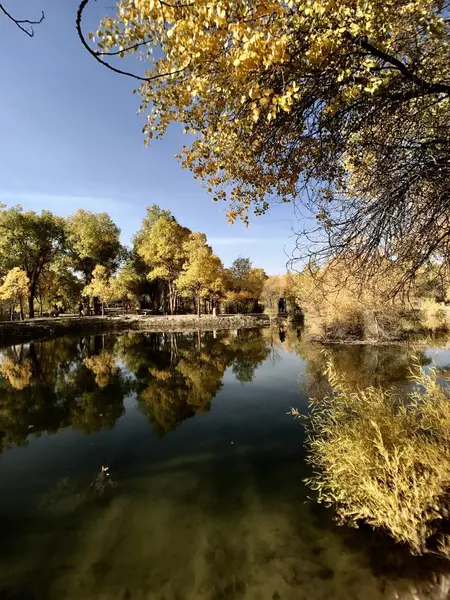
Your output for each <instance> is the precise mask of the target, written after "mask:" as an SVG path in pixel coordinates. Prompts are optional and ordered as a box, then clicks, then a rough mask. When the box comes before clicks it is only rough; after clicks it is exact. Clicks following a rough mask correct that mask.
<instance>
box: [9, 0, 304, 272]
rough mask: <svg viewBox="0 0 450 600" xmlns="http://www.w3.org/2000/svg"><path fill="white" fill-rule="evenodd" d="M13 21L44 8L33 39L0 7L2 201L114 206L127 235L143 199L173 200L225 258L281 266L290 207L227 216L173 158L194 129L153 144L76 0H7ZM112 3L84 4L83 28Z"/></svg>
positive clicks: (289, 242) (61, 207) (37, 206)
mask: <svg viewBox="0 0 450 600" xmlns="http://www.w3.org/2000/svg"><path fill="white" fill-rule="evenodd" d="M3 4H4V6H5V8H6V9H7V10H9V11H10V12H11V13H13V14H14V15H15V16H16V17H17V18H33V17H38V16H39V15H40V11H41V10H44V11H45V21H44V22H43V23H42V24H41V25H39V26H38V27H36V34H35V37H34V38H32V39H30V38H28V37H27V36H25V35H24V34H23V33H21V32H20V31H19V30H18V29H17V28H16V27H15V26H14V25H13V23H11V22H9V21H7V20H6V19H5V18H4V17H3V16H2V15H0V73H1V91H0V164H1V167H0V202H2V203H4V204H7V205H13V204H21V205H22V206H23V207H24V208H25V209H31V210H36V211H38V212H39V211H40V210H41V209H49V210H51V211H52V212H54V213H56V214H59V215H62V216H65V215H67V214H70V213H72V212H74V211H75V210H76V209H77V208H85V209H87V210H92V211H94V212H102V211H106V212H108V213H109V214H110V215H111V217H112V218H113V219H114V221H115V222H116V223H117V224H118V225H119V227H120V228H121V230H122V240H123V242H124V243H129V241H130V238H131V236H132V235H133V233H134V232H135V231H136V230H137V229H139V227H140V223H141V221H142V218H143V216H144V214H145V207H146V206H148V205H150V204H153V203H156V204H159V205H160V206H162V207H163V208H169V209H170V210H171V211H172V213H173V214H174V215H175V216H176V218H177V219H178V220H179V221H180V223H182V224H183V225H186V226H187V227H190V228H191V229H192V230H194V231H202V232H204V233H206V235H207V236H208V240H209V243H210V244H211V245H212V247H213V248H214V251H215V252H216V253H217V254H218V255H219V256H220V257H221V258H222V260H223V261H224V263H225V265H229V264H230V263H231V262H232V261H233V260H234V258H236V257H237V256H239V255H241V256H249V257H250V258H251V259H252V261H253V263H254V266H258V267H263V268H264V269H266V271H267V272H268V273H276V272H281V271H283V270H284V268H285V264H286V261H287V259H288V256H289V255H290V253H291V250H292V247H293V245H294V238H293V237H292V223H295V215H294V212H293V208H292V207H291V206H288V205H284V206H278V207H275V208H273V209H272V210H271V211H269V213H268V214H267V215H265V216H263V217H252V218H251V221H250V227H249V228H245V227H244V226H243V225H242V224H241V223H236V224H234V225H232V226H230V225H228V223H227V220H226V217H225V212H226V205H225V204H223V205H219V204H214V203H212V202H211V199H210V197H209V196H208V195H207V194H206V193H205V192H204V191H203V189H202V187H201V185H200V184H199V183H198V181H196V180H194V179H193V177H192V175H191V173H190V172H189V171H185V170H183V169H182V168H181V165H180V164H179V163H178V161H177V160H176V159H175V158H174V155H175V154H176V152H177V151H178V150H179V148H180V146H181V145H182V143H183V142H185V141H186V138H185V137H184V136H183V135H182V133H181V131H179V130H177V129H176V128H173V129H172V130H170V131H169V133H168V135H167V136H166V137H165V139H164V140H162V141H155V143H154V144H153V145H152V146H151V147H150V148H145V147H144V143H143V136H142V131H141V130H142V124H143V121H142V116H137V114H136V112H137V108H138V96H135V95H133V94H132V90H133V88H134V87H135V85H134V83H136V82H133V80H131V79H129V78H126V77H122V76H120V75H116V74H114V73H112V72H109V71H108V70H107V69H105V68H103V67H102V66H101V65H99V64H97V63H96V61H95V60H94V59H93V58H92V57H91V56H90V55H89V54H88V53H87V52H86V51H85V50H84V49H83V48H82V46H81V44H80V42H79V40H78V38H77V35H76V31H75V14H76V9H77V5H78V2H77V0H3ZM113 4H114V0H98V1H97V2H93V3H92V6H90V7H88V9H87V10H88V16H87V17H86V22H85V29H86V30H87V31H90V30H93V29H95V27H96V25H97V23H98V17H99V16H101V15H102V14H105V13H107V12H110V8H111V6H112V5H113Z"/></svg>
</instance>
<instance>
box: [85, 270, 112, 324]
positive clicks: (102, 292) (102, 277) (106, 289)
mask: <svg viewBox="0 0 450 600" xmlns="http://www.w3.org/2000/svg"><path fill="white" fill-rule="evenodd" d="M83 294H84V295H85V296H88V297H92V298H98V299H99V300H100V302H101V305H102V315H104V314H105V303H106V302H111V301H113V300H115V298H116V297H117V295H118V292H117V290H116V287H115V281H114V280H113V279H112V277H110V275H109V273H108V270H107V268H106V267H104V266H103V265H97V266H96V267H95V269H94V270H93V272H92V279H91V282H90V283H89V284H88V285H87V286H85V288H84V290H83Z"/></svg>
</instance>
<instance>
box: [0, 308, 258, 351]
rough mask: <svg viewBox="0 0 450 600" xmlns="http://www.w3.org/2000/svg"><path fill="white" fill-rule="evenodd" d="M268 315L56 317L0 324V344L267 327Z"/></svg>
mask: <svg viewBox="0 0 450 600" xmlns="http://www.w3.org/2000/svg"><path fill="white" fill-rule="evenodd" d="M268 325H269V319H268V317H266V316H265V315H263V314H261V315H217V316H213V315H202V316H201V317H200V318H199V317H197V315H167V316H166V315H164V316H163V315H152V316H143V315H120V316H105V317H94V316H92V317H55V318H39V319H33V320H27V321H12V322H9V321H5V322H2V323H0V344H1V345H6V344H14V343H21V342H26V341H28V340H40V339H46V338H53V337H58V336H62V335H70V334H77V333H80V334H81V333H95V332H97V331H102V332H105V331H110V332H114V331H126V330H136V331H149V332H151V331H198V330H200V331H204V330H208V329H209V330H212V329H249V328H253V327H267V326H268Z"/></svg>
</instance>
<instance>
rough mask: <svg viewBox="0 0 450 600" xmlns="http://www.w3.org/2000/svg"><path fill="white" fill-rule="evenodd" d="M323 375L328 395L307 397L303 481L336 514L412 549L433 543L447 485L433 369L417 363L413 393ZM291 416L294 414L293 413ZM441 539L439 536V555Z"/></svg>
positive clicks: (449, 438) (445, 412)
mask: <svg viewBox="0 0 450 600" xmlns="http://www.w3.org/2000/svg"><path fill="white" fill-rule="evenodd" d="M327 375H328V378H329V380H330V383H331V384H332V387H333V390H334V392H333V394H332V395H330V396H328V397H325V398H324V399H323V400H320V401H312V402H311V407H310V416H309V422H308V425H307V431H308V436H307V445H308V450H309V461H310V463H311V465H312V466H313V469H314V476H313V477H312V478H311V479H310V480H308V483H309V484H310V486H311V487H312V488H313V489H314V490H316V491H317V494H318V500H319V502H324V503H326V504H328V505H334V506H335V507H336V510H337V515H338V518H339V519H340V520H341V521H343V522H347V523H351V524H354V525H357V524H358V523H359V522H365V523H368V524H369V525H371V526H372V527H374V528H381V529H383V530H385V531H387V532H388V533H389V534H390V535H391V536H392V537H393V538H394V539H395V540H396V541H398V542H403V543H407V544H408V545H409V546H410V548H411V550H412V551H413V552H414V553H416V554H423V553H425V552H429V551H431V550H436V549H437V548H438V547H439V540H438V530H439V527H438V525H439V523H440V522H441V519H443V518H444V517H446V516H447V506H448V490H449V489H450V395H449V393H448V390H447V389H445V388H443V387H442V386H440V385H439V383H438V382H437V380H436V372H435V371H434V370H433V369H431V370H430V371H428V373H424V372H422V371H421V370H420V367H419V366H418V365H417V366H416V367H415V369H414V373H413V374H412V382H413V383H414V384H416V385H415V387H414V389H413V391H410V392H409V393H408V394H407V395H406V396H401V395H400V394H399V392H396V391H394V390H393V389H388V390H383V389H381V388H376V387H369V388H367V389H357V390H356V391H352V388H351V386H349V385H348V384H347V383H346V381H345V379H343V378H340V377H338V376H336V374H335V372H334V370H333V366H332V364H329V366H328V370H327ZM294 414H297V415H298V413H297V412H296V411H294ZM446 546H448V540H445V539H444V538H442V539H441V541H440V548H441V551H442V552H445V547H446Z"/></svg>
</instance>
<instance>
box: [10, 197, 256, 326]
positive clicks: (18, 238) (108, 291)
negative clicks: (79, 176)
mask: <svg viewBox="0 0 450 600" xmlns="http://www.w3.org/2000/svg"><path fill="white" fill-rule="evenodd" d="M266 277H267V276H266V274H265V272H264V271H263V269H257V268H253V267H252V264H251V261H250V259H248V258H238V259H236V260H235V261H234V263H233V264H232V265H231V267H230V268H229V269H226V268H225V267H224V265H223V264H222V261H221V260H220V258H219V257H218V256H216V255H215V254H214V253H213V251H212V249H211V247H210V246H209V245H208V243H207V238H206V235H205V234H203V233H199V232H192V231H191V230H190V229H188V228H187V227H184V226H182V225H181V224H180V223H178V221H177V220H176V219H175V217H174V216H173V215H172V214H171V213H170V211H167V210H163V209H161V208H159V207H158V206H156V205H153V206H151V207H149V208H148V209H147V214H146V217H145V218H144V219H143V222H142V227H141V229H140V230H139V231H138V232H137V233H136V235H135V236H134V237H133V240H132V247H131V248H126V247H125V246H123V244H122V243H121V241H120V229H119V227H118V226H117V225H116V224H115V223H114V222H113V221H112V220H111V218H110V217H109V215H108V214H106V213H93V212H89V211H86V210H82V209H80V210H78V211H77V212H76V213H75V214H74V215H71V216H69V217H67V218H61V217H58V216H55V215H53V214H52V213H50V212H48V211H42V213H41V214H37V213H35V212H32V211H23V210H22V208H21V207H20V206H14V207H12V208H7V207H6V206H4V205H1V206H0V301H1V302H2V304H1V307H2V312H3V313H4V314H6V313H8V314H9V315H10V317H11V318H13V317H14V314H15V309H17V310H18V311H19V313H18V314H19V315H20V317H21V318H24V315H25V308H26V307H27V308H28V311H27V312H28V316H29V317H30V318H33V317H34V316H35V313H36V304H37V305H38V311H39V314H40V315H43V314H47V315H48V314H50V315H53V314H58V313H61V312H73V311H75V310H77V308H78V306H79V303H80V302H82V303H83V308H84V312H85V313H87V314H90V313H92V312H94V313H95V314H100V313H102V314H104V309H105V306H107V305H110V304H115V303H120V304H122V305H123V306H125V307H126V308H130V309H134V308H141V309H148V310H150V311H151V312H153V313H155V314H167V313H170V314H176V313H177V312H183V313H190V312H193V313H197V314H198V315H200V313H201V312H212V311H213V309H214V308H217V307H218V306H219V304H221V305H222V310H223V311H227V310H229V311H238V312H254V311H256V312H259V311H261V310H262V307H261V306H260V300H261V294H262V289H263V285H264V281H265V279H266Z"/></svg>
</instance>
